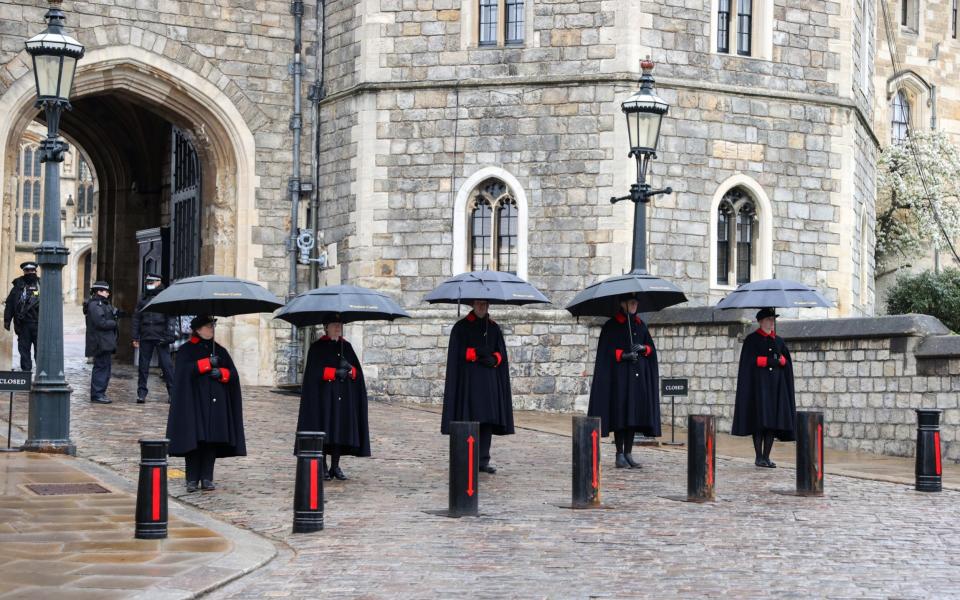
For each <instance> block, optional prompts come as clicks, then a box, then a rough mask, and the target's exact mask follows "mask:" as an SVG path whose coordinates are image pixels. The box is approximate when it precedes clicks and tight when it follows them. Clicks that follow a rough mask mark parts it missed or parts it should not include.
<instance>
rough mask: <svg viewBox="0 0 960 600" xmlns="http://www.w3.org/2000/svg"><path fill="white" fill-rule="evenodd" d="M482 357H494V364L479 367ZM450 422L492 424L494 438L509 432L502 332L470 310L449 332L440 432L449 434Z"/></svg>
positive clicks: (509, 406) (509, 408)
mask: <svg viewBox="0 0 960 600" xmlns="http://www.w3.org/2000/svg"><path fill="white" fill-rule="evenodd" d="M485 356H494V357H495V358H494V360H495V363H496V364H495V365H493V366H486V365H484V364H482V363H481V357H485ZM451 421H478V422H479V423H480V424H481V425H492V429H493V434H494V435H508V434H511V433H513V397H512V395H511V393H510V363H509V361H508V360H507V347H506V344H505V343H504V341H503V333H502V332H501V331H500V326H499V325H497V324H496V323H494V322H493V320H491V319H490V317H489V316H487V317H484V318H482V319H480V318H478V317H477V316H476V315H475V314H473V312H472V311H471V312H470V314H468V315H467V316H466V317H465V318H463V319H460V320H459V321H457V323H456V325H454V326H453V329H452V330H451V331H450V346H449V348H448V349H447V379H446V382H445V385H444V389H443V415H442V417H441V420H440V433H443V434H449V433H450V422H451Z"/></svg>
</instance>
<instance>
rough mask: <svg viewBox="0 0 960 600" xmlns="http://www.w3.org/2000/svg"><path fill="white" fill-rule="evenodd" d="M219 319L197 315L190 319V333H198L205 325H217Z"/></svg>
mask: <svg viewBox="0 0 960 600" xmlns="http://www.w3.org/2000/svg"><path fill="white" fill-rule="evenodd" d="M216 322H217V319H216V317H214V316H213V315H197V316H195V317H194V318H192V319H190V331H196V330H198V329H200V328H201V327H203V326H204V325H209V324H211V323H216Z"/></svg>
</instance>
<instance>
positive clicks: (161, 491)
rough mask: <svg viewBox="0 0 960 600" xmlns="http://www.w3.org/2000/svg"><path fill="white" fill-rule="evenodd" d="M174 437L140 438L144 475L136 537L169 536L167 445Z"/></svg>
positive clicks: (141, 481) (139, 498) (138, 493)
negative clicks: (170, 438) (164, 438)
mask: <svg viewBox="0 0 960 600" xmlns="http://www.w3.org/2000/svg"><path fill="white" fill-rule="evenodd" d="M169 444H170V440H140V479H139V483H138V484H137V513H136V525H135V528H134V534H133V537H135V538H137V539H140V540H155V539H159V538H165V537H167V446H168V445H169Z"/></svg>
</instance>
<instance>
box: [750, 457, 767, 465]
mask: <svg viewBox="0 0 960 600" xmlns="http://www.w3.org/2000/svg"><path fill="white" fill-rule="evenodd" d="M753 464H755V465H757V466H758V467H765V466H766V465H765V464H764V460H763V457H762V456H758V457H757V460H755V461H753Z"/></svg>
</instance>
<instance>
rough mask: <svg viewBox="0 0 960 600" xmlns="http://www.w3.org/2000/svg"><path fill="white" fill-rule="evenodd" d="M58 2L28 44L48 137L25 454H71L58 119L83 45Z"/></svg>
mask: <svg viewBox="0 0 960 600" xmlns="http://www.w3.org/2000/svg"><path fill="white" fill-rule="evenodd" d="M59 5H60V0H51V2H50V9H49V10H48V11H47V14H45V15H44V18H45V19H46V20H47V29H46V31H44V32H43V33H40V34H37V35H36V36H34V37H32V38H30V39H29V40H27V42H26V46H27V53H29V54H30V56H31V57H32V58H33V73H34V78H35V82H36V85H37V103H36V105H37V107H38V108H43V111H44V114H45V115H46V119H47V137H46V139H44V140H43V142H41V144H40V160H41V162H44V163H46V166H45V168H44V197H43V241H42V242H41V243H40V245H39V246H38V247H37V250H36V255H37V264H38V265H39V266H40V271H41V275H42V277H41V279H40V328H39V339H38V340H37V371H36V374H35V376H34V379H33V389H32V390H31V392H30V413H29V420H28V425H27V441H26V443H25V444H24V446H23V449H24V450H29V451H34V452H56V453H64V454H73V453H75V452H76V447H75V446H74V445H73V442H71V441H70V392H71V390H70V386H68V385H67V380H66V378H65V377H64V373H63V279H62V271H63V266H64V265H65V264H66V263H67V254H68V250H67V249H66V248H65V247H64V246H63V241H62V240H61V235H60V163H62V162H63V154H64V152H66V151H67V144H66V143H65V142H63V141H62V140H60V139H59V138H58V131H59V128H60V115H61V113H62V112H63V110H64V109H65V108H66V109H69V108H70V92H71V90H72V88H73V75H74V73H75V71H76V68H77V61H78V60H79V59H80V58H81V57H82V56H83V45H82V44H81V43H80V42H78V41H77V40H75V39H73V38H72V37H70V36H68V35H66V34H64V33H63V24H64V14H63V11H62V10H60V8H59Z"/></svg>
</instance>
